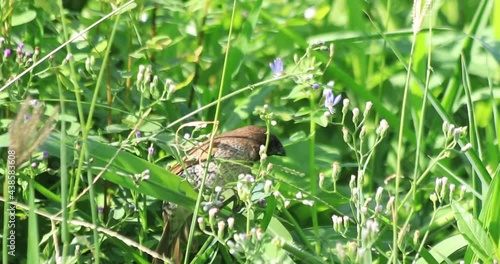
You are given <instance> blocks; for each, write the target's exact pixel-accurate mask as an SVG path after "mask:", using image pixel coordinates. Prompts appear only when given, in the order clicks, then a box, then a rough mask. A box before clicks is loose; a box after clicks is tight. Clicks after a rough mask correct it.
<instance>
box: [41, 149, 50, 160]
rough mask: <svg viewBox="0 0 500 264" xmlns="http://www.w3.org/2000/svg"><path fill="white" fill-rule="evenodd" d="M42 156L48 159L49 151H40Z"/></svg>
mask: <svg viewBox="0 0 500 264" xmlns="http://www.w3.org/2000/svg"><path fill="white" fill-rule="evenodd" d="M42 157H43V159H48V158H49V152H48V151H44V152H42Z"/></svg>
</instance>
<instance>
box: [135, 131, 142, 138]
mask: <svg viewBox="0 0 500 264" xmlns="http://www.w3.org/2000/svg"><path fill="white" fill-rule="evenodd" d="M135 137H136V138H140V137H141V131H139V130H137V131H135Z"/></svg>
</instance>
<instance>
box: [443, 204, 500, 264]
mask: <svg viewBox="0 0 500 264" xmlns="http://www.w3.org/2000/svg"><path fill="white" fill-rule="evenodd" d="M452 208H453V212H454V214H455V219H456V220H457V224H458V230H459V231H460V232H461V233H462V235H463V236H464V238H465V239H466V240H467V242H469V246H470V247H471V248H472V250H473V251H474V253H476V254H477V255H478V257H479V258H480V259H481V260H482V261H483V262H485V263H486V262H491V261H492V258H493V256H494V250H493V248H494V245H493V243H492V242H491V240H490V239H489V238H488V234H487V233H486V231H485V230H484V229H483V227H482V226H481V224H480V223H479V221H477V220H476V219H474V217H473V216H472V214H471V213H469V212H467V211H466V210H465V209H463V208H462V207H461V206H460V205H459V204H458V203H453V204H452Z"/></svg>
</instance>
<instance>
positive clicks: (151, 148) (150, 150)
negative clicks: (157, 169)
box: [148, 145, 155, 155]
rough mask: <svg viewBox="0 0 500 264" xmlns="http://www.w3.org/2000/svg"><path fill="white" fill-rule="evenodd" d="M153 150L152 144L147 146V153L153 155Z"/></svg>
mask: <svg viewBox="0 0 500 264" xmlns="http://www.w3.org/2000/svg"><path fill="white" fill-rule="evenodd" d="M154 152H155V148H154V147H153V145H151V147H149V148H148V155H153V153H154Z"/></svg>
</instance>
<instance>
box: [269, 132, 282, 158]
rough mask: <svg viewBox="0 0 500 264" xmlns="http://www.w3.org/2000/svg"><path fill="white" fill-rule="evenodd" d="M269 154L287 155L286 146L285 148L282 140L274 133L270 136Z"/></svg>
mask: <svg viewBox="0 0 500 264" xmlns="http://www.w3.org/2000/svg"><path fill="white" fill-rule="evenodd" d="M267 155H268V156H272V155H276V156H286V152H285V148H283V145H282V144H281V142H280V140H279V139H278V138H277V137H276V136H274V135H271V136H270V137H269V146H267Z"/></svg>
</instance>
